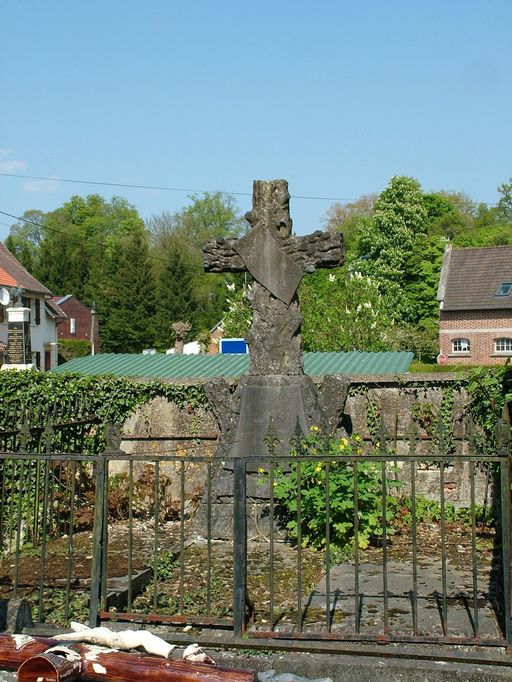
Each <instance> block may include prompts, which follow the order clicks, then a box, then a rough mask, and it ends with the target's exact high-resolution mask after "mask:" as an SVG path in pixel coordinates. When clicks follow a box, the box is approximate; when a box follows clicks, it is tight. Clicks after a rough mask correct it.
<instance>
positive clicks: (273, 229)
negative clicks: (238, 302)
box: [203, 180, 343, 377]
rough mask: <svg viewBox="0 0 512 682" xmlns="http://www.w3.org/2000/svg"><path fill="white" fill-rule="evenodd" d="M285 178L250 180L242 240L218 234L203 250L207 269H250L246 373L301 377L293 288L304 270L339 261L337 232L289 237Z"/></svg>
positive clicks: (298, 323) (298, 324) (340, 250)
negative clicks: (248, 227)
mask: <svg viewBox="0 0 512 682" xmlns="http://www.w3.org/2000/svg"><path fill="white" fill-rule="evenodd" d="M289 204H290V195H289V193H288V183H287V182H286V180H271V181H263V180H255V182H254V188H253V207H252V210H251V211H249V212H248V213H247V214H246V216H245V217H246V219H247V220H248V222H249V223H250V224H251V226H252V229H251V230H249V232H248V233H247V235H246V236H244V237H242V238H241V239H224V238H217V239H213V240H210V241H209V242H208V243H207V244H206V245H205V246H204V248H203V253H204V264H205V270H206V272H244V271H247V272H249V273H250V274H251V275H252V276H253V278H254V284H253V286H252V289H251V296H250V300H251V307H252V310H253V321H252V326H251V330H250V332H249V335H248V338H247V342H248V345H249V351H250V366H249V372H248V375H249V376H270V377H272V376H290V375H302V374H303V373H304V367H303V362H302V355H301V336H300V328H301V324H302V315H301V313H300V308H299V299H298V296H297V288H298V286H299V283H300V281H301V279H302V277H303V274H304V273H305V272H306V273H311V272H314V271H315V270H316V269H317V268H334V267H337V266H338V265H341V263H342V262H343V246H342V236H341V235H340V234H334V235H333V234H330V233H328V232H320V231H317V232H314V233H313V234H310V235H307V236H305V237H296V236H292V220H291V218H290V207H289Z"/></svg>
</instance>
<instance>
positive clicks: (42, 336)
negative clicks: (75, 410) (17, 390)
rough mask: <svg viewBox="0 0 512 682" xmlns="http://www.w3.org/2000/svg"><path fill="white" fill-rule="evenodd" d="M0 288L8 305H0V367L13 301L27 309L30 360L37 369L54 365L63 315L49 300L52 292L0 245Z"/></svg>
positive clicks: (3, 359)
mask: <svg viewBox="0 0 512 682" xmlns="http://www.w3.org/2000/svg"><path fill="white" fill-rule="evenodd" d="M0 288H2V289H5V290H6V291H7V292H8V293H9V295H10V298H11V302H10V303H9V302H8V303H6V304H5V305H2V303H0V364H3V362H4V361H5V351H6V349H7V313H6V309H7V308H8V307H9V306H10V305H11V304H12V301H13V300H14V298H16V299H17V300H18V301H19V302H21V304H22V305H23V306H25V307H26V308H28V309H29V310H30V337H31V347H32V361H33V363H34V365H35V366H36V367H37V368H38V369H41V370H49V369H51V368H52V367H56V366H57V331H56V330H57V322H58V321H59V320H63V319H65V318H66V315H65V313H64V312H63V311H62V310H61V309H60V308H59V306H58V305H57V304H56V303H54V302H53V301H52V298H51V297H52V293H51V291H50V290H49V289H47V288H46V287H45V286H44V284H41V282H38V281H37V279H35V277H32V275H31V274H30V273H29V272H28V271H27V270H26V269H25V268H24V267H23V265H22V264H21V263H20V262H19V261H18V260H17V259H16V258H15V257H14V256H13V255H12V253H11V252H10V251H8V249H6V248H5V246H4V245H3V244H2V242H0Z"/></svg>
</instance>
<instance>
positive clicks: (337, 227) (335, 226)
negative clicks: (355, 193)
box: [324, 194, 379, 253]
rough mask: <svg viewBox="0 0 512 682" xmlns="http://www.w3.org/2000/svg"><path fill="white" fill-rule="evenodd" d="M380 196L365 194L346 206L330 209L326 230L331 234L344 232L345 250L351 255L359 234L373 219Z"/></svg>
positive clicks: (326, 220) (336, 206)
mask: <svg viewBox="0 0 512 682" xmlns="http://www.w3.org/2000/svg"><path fill="white" fill-rule="evenodd" d="M378 196H379V195H378V194H363V196H361V197H359V199H357V200H356V201H352V202H348V203H346V204H340V203H335V204H332V206H330V207H329V209H328V210H327V212H326V214H325V216H324V223H325V228H326V229H327V230H328V231H329V232H342V233H343V240H344V243H345V249H346V251H347V252H348V253H351V252H352V250H353V248H354V246H355V244H356V241H357V233H358V231H359V229H360V227H361V225H362V224H363V222H364V221H365V219H369V218H371V216H372V215H373V211H374V208H375V203H376V201H377V199H378Z"/></svg>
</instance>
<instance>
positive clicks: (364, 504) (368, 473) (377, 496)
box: [264, 426, 400, 549]
mask: <svg viewBox="0 0 512 682" xmlns="http://www.w3.org/2000/svg"><path fill="white" fill-rule="evenodd" d="M291 454H292V456H294V457H295V456H300V459H297V460H296V461H292V462H291V463H290V465H289V466H288V467H282V466H278V467H276V468H275V469H274V474H273V486H274V498H275V500H276V513H277V515H278V517H279V518H280V519H281V521H282V522H283V523H284V525H285V527H286V529H287V530H288V533H289V534H290V537H291V538H293V539H294V540H298V538H299V530H300V541H301V544H302V546H304V547H306V546H309V547H314V548H318V549H320V548H322V547H324V546H325V544H326V531H327V513H328V514H329V535H330V542H331V543H332V545H333V546H334V547H335V548H339V549H344V548H347V547H350V546H353V544H354V542H355V541H356V537H355V535H356V533H355V528H354V520H355V514H356V500H355V494H354V493H355V489H356V488H357V519H358V529H357V543H358V546H359V547H360V548H364V547H367V546H368V544H369V543H370V541H371V539H372V538H376V537H378V536H380V535H382V533H383V515H384V513H385V515H386V521H391V519H392V516H393V512H392V511H391V509H390V508H389V509H388V508H387V505H388V503H390V502H391V497H390V496H389V495H388V494H386V495H385V496H383V483H384V482H385V483H386V485H387V489H388V491H389V490H390V489H395V490H396V489H397V488H398V487H399V486H400V483H399V481H397V480H395V479H394V478H393V479H391V478H390V475H391V474H392V473H393V472H394V471H395V468H394V467H390V466H389V465H387V464H382V463H381V462H375V461H374V462H372V461H371V455H368V456H365V461H362V462H361V461H357V462H356V461H355V457H356V456H360V455H361V456H362V455H363V448H362V441H361V438H360V436H358V435H354V436H352V437H351V438H350V440H347V439H346V438H341V439H332V438H326V437H325V436H323V435H322V434H321V433H320V430H319V429H318V427H315V426H313V427H311V435H310V436H308V437H307V438H305V439H303V440H301V442H300V444H299V445H298V447H297V446H296V447H295V448H294V449H293V451H292V452H291ZM310 458H311V459H310ZM269 476H270V474H269V473H266V474H265V476H264V478H265V480H268V478H269ZM327 488H328V490H329V510H328V511H327V495H326V493H327ZM299 490H300V529H299V519H298V504H299V494H298V492H299ZM383 497H384V499H383ZM383 503H385V504H383ZM388 532H391V529H388Z"/></svg>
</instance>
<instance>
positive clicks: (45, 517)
mask: <svg viewBox="0 0 512 682" xmlns="http://www.w3.org/2000/svg"><path fill="white" fill-rule="evenodd" d="M47 448H48V444H47ZM49 485H50V456H49V454H47V455H46V460H45V463H44V484H43V513H42V524H41V558H40V560H39V595H38V622H40V623H42V622H43V620H42V615H43V590H44V574H45V565H46V539H47V537H46V536H47V532H48V487H49Z"/></svg>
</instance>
